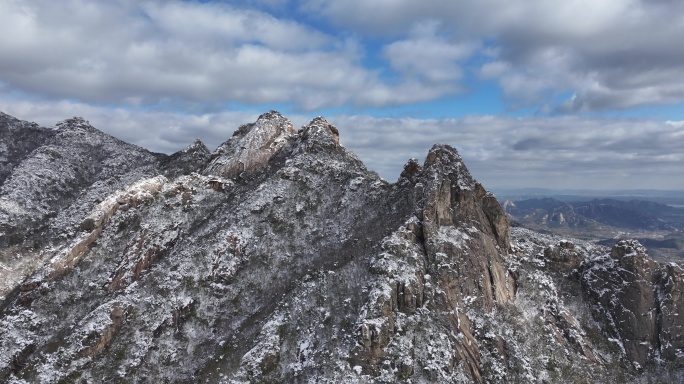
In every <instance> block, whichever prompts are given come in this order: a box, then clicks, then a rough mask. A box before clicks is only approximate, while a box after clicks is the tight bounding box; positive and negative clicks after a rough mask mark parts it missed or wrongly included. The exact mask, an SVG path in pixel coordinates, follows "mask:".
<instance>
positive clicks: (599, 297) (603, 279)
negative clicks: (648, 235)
mask: <svg viewBox="0 0 684 384" xmlns="http://www.w3.org/2000/svg"><path fill="white" fill-rule="evenodd" d="M683 277H684V271H683V270H682V268H681V267H680V266H679V265H676V264H674V263H671V264H668V265H667V266H661V265H660V264H659V263H657V262H655V261H653V260H652V259H651V258H649V257H648V255H647V253H646V249H645V248H644V247H643V246H641V244H639V242H638V241H636V240H631V241H630V240H623V241H620V242H619V243H618V244H616V245H615V247H613V249H612V250H611V252H610V254H609V255H604V256H601V257H599V258H596V259H593V260H591V261H590V262H588V263H587V265H586V267H585V268H584V270H583V271H582V284H583V286H584V287H585V288H586V289H587V291H588V292H589V295H590V296H591V298H592V299H593V300H595V301H596V302H597V303H599V304H600V310H601V311H602V312H603V314H604V316H605V319H606V321H607V323H608V326H609V327H610V328H611V330H612V331H613V333H614V334H615V337H616V338H618V339H619V340H621V341H622V346H623V348H624V350H625V354H626V355H627V358H628V359H629V360H630V361H631V362H632V363H633V364H634V366H635V367H636V368H638V369H641V368H642V367H643V366H644V365H646V364H647V363H648V362H649V361H652V360H653V359H656V358H658V359H661V358H662V359H666V360H675V359H677V358H678V357H681V354H682V352H683V350H682V346H684V332H682V329H683V327H684V318H683V317H682V316H680V315H679V313H680V311H682V310H684V301H683V300H682V291H684V281H683V279H682V278H683ZM681 313H684V312H681Z"/></svg>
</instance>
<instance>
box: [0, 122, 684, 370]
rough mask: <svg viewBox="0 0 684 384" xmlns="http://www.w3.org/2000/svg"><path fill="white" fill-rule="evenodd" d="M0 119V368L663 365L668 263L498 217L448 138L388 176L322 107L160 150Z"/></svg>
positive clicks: (672, 308)
mask: <svg viewBox="0 0 684 384" xmlns="http://www.w3.org/2000/svg"><path fill="white" fill-rule="evenodd" d="M0 118H1V119H0V133H1V134H0V138H2V140H3V142H2V143H0V145H2V146H4V148H11V147H12V146H13V145H14V141H17V142H21V143H24V144H21V145H22V147H21V148H22V149H20V150H17V151H15V152H12V155H11V156H6V155H5V158H6V159H5V160H3V161H4V162H3V164H4V165H3V167H4V168H3V169H4V170H6V171H3V172H5V173H6V174H7V176H6V177H5V179H4V180H2V185H1V187H0V242H2V243H1V244H2V250H1V251H0V262H2V265H0V267H2V268H0V271H1V272H0V273H2V274H3V276H2V277H4V279H2V280H3V285H2V286H0V288H1V289H2V292H0V294H1V295H4V300H3V302H2V305H1V306H0V381H2V382H9V383H31V382H45V383H58V382H93V381H104V380H107V381H115V382H174V383H175V382H178V383H181V382H182V383H186V382H223V383H255V382H259V383H262V382H265V383H283V382H287V383H295V382H302V383H303V382H321V383H339V382H344V383H368V382H377V383H394V382H400V383H409V382H411V383H433V382H441V383H454V382H463V383H469V382H477V383H485V382H540V383H541V382H563V383H568V382H578V383H579V382H615V381H616V380H620V381H624V382H629V381H634V382H641V381H643V380H650V379H653V380H666V381H668V380H675V381H677V380H678V379H681V378H682V371H681V359H682V357H681V356H682V355H683V353H684V335H683V334H681V333H680V331H679V329H680V328H681V327H682V326H683V325H684V320H682V319H681V318H680V317H679V316H677V315H676V314H677V313H681V311H684V308H680V307H681V306H682V305H683V304H682V295H681V292H684V279H683V278H682V277H683V276H684V272H683V271H682V269H681V268H680V267H679V266H678V265H675V264H671V265H667V266H661V265H660V264H658V263H656V262H655V261H653V260H651V259H650V258H649V257H648V255H647V253H646V251H645V249H643V247H641V246H640V245H639V244H638V243H637V242H623V243H620V244H618V245H616V247H615V248H614V249H613V251H612V252H611V251H610V250H609V249H607V248H604V247H600V246H594V245H592V244H589V243H585V242H582V241H579V240H577V241H570V240H567V239H560V238H555V237H552V236H548V235H542V234H539V233H535V232H532V231H529V230H525V229H522V228H512V229H511V228H509V225H508V219H507V216H506V214H505V212H504V211H503V209H502V208H501V206H500V205H499V203H498V201H497V199H496V198H495V196H494V195H492V194H491V193H489V192H487V191H486V189H485V188H484V187H483V186H482V185H481V184H479V183H478V182H477V181H476V180H475V179H474V178H473V177H472V175H471V174H470V172H469V171H468V169H467V168H466V165H465V164H464V163H463V161H462V159H461V157H460V156H459V154H458V153H457V152H456V150H455V149H454V148H452V147H451V146H448V145H441V144H440V145H435V146H434V147H433V148H432V149H431V150H430V151H429V153H428V154H427V157H426V160H425V161H424V162H423V163H422V164H420V163H419V162H418V161H417V160H413V159H412V160H409V161H408V162H407V163H406V165H405V166H404V170H403V172H402V173H401V175H400V177H399V179H398V180H397V181H396V182H395V183H388V182H386V181H385V180H383V179H381V178H379V177H378V176H377V174H376V173H375V172H372V171H369V170H368V169H367V168H366V167H365V166H364V165H363V163H362V162H361V161H360V159H359V158H358V157H356V156H355V155H354V154H352V153H351V152H349V151H348V150H347V149H345V148H344V147H343V146H342V145H341V144H340V132H339V130H338V129H337V128H336V127H335V126H334V125H332V124H331V123H330V122H328V121H327V120H325V119H324V118H322V117H318V118H315V119H313V120H312V121H311V122H310V123H309V124H307V125H305V126H304V127H302V128H301V129H299V130H298V131H296V130H295V129H294V128H293V126H292V124H291V122H290V121H289V120H287V119H286V118H284V117H283V116H282V115H280V114H279V113H278V112H275V111H271V112H268V113H266V114H264V115H261V116H260V117H259V118H258V119H257V121H256V122H254V123H252V124H247V125H244V126H242V127H240V128H238V130H237V131H236V132H235V134H234V135H233V136H232V137H231V138H230V139H229V140H228V141H226V142H225V143H224V144H222V145H221V146H220V147H219V148H218V149H217V150H216V151H214V152H213V153H209V150H208V149H207V148H206V147H205V146H204V144H202V143H201V142H196V143H195V144H193V145H191V146H190V147H188V148H187V149H186V150H183V151H180V152H179V153H176V154H173V155H168V156H167V155H162V154H155V153H151V152H148V151H146V150H144V149H142V148H138V147H135V146H133V145H130V144H126V143H123V142H120V141H118V140H117V139H115V138H113V137H111V136H108V135H106V134H104V133H102V132H100V131H98V130H97V129H95V128H93V127H92V126H91V125H90V124H89V123H87V122H86V121H85V120H83V119H70V120H67V121H66V122H65V123H63V124H61V125H59V129H57V130H46V129H44V128H40V127H37V126H35V125H31V124H29V123H24V122H19V121H18V120H16V119H12V118H9V117H7V116H6V115H0ZM24 130H26V131H24ZM32 136H34V137H35V144H32V145H28V144H26V143H27V142H31V140H28V141H27V140H25V139H24V138H25V137H32Z"/></svg>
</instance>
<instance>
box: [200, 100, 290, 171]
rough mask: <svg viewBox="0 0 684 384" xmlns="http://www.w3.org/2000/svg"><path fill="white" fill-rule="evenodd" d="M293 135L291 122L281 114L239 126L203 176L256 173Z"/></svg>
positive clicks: (260, 117)
mask: <svg viewBox="0 0 684 384" xmlns="http://www.w3.org/2000/svg"><path fill="white" fill-rule="evenodd" d="M294 134H295V130H294V128H293V127H292V123H291V122H290V121H289V120H288V119H286V118H284V117H283V116H282V115H280V113H278V112H276V111H271V112H268V113H265V114H263V115H261V116H259V118H258V119H257V121H256V122H255V123H253V124H246V125H243V126H242V127H240V128H239V129H238V130H237V131H235V133H234V134H233V137H232V138H231V139H230V140H228V141H226V142H225V143H223V144H221V146H219V147H218V149H217V150H216V152H214V154H213V155H212V157H213V159H212V160H211V162H210V163H209V165H208V166H207V167H206V168H205V170H204V172H203V173H204V174H205V175H217V176H221V177H226V178H234V177H237V176H239V175H240V174H242V173H245V174H250V173H253V172H256V171H258V170H260V169H262V168H264V167H265V166H266V164H267V163H268V159H270V158H271V156H273V154H274V153H275V152H276V151H277V150H278V149H279V148H281V147H282V146H283V145H285V144H286V143H287V138H288V137H290V136H292V135H294Z"/></svg>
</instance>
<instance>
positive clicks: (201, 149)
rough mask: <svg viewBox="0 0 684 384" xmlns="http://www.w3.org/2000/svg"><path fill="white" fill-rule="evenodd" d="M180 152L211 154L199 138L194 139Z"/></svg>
mask: <svg viewBox="0 0 684 384" xmlns="http://www.w3.org/2000/svg"><path fill="white" fill-rule="evenodd" d="M181 152H183V153H190V154H207V155H209V154H211V152H210V151H209V148H207V146H206V145H205V144H204V143H203V142H202V140H200V139H195V141H194V142H193V143H192V144H190V145H188V146H187V147H185V148H184V149H183V150H182V151H181Z"/></svg>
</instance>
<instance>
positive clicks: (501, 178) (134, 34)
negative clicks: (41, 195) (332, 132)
mask: <svg viewBox="0 0 684 384" xmlns="http://www.w3.org/2000/svg"><path fill="white" fill-rule="evenodd" d="M0 25H2V33H1V34H0V111H3V112H6V113H9V114H11V115H13V116H16V117H18V118H20V119H23V120H29V121H36V122H38V123H40V124H42V125H45V126H54V125H55V124H56V123H57V122H59V121H61V120H64V119H66V118H68V117H71V116H82V117H85V118H86V119H88V120H90V122H91V123H92V124H93V125H95V126H96V127H98V128H99V129H101V130H103V131H105V132H107V133H110V134H112V135H114V136H117V137H119V138H121V139H123V140H126V141H129V142H132V143H135V144H138V145H141V146H143V147H146V148H148V149H151V150H154V151H159V152H166V153H171V152H173V151H176V150H179V149H182V148H183V147H185V146H187V145H189V144H190V143H191V142H192V140H193V139H194V138H196V137H199V138H201V139H202V140H203V141H205V143H207V145H208V146H209V147H210V149H214V148H215V147H216V146H218V145H219V144H220V143H221V142H223V141H225V140H226V139H228V138H229V137H230V135H231V134H232V132H233V131H234V130H235V129H236V128H237V127H238V126H239V125H240V124H243V123H246V122H251V121H254V120H255V119H256V117H257V116H258V115H259V114H261V113H263V112H266V111H268V110H271V109H276V110H279V111H280V112H281V113H283V114H284V115H286V116H287V117H289V118H290V119H291V120H292V121H293V122H294V123H295V124H296V125H297V126H301V125H303V124H305V123H306V122H307V121H309V120H311V118H313V117H315V116H318V115H323V116H325V117H326V118H327V119H328V120H329V121H331V122H332V123H333V124H335V125H336V126H337V127H338V128H339V129H340V133H341V139H342V143H343V144H344V145H345V146H346V147H347V148H349V149H351V150H352V151H354V152H355V153H357V154H358V155H359V156H360V157H361V158H362V159H363V160H364V161H365V162H366V164H367V165H368V166H369V168H371V169H374V170H376V171H378V172H379V173H380V174H381V175H382V176H383V177H385V178H386V179H388V180H390V181H393V180H395V179H396V177H397V176H398V174H399V172H400V171H401V167H402V165H403V164H404V163H405V162H406V160H407V159H409V158H411V157H415V158H419V159H421V160H422V159H423V158H424V157H425V154H426V152H427V150H428V149H429V148H430V147H431V146H432V144H433V143H436V142H441V143H448V144H451V145H453V146H455V147H456V148H457V149H458V150H459V152H460V153H461V155H462V156H463V157H464V159H465V160H466V164H467V165H468V167H469V168H470V170H471V172H472V173H473V175H474V176H475V177H476V178H477V179H478V180H480V181H481V182H482V183H483V184H484V185H485V187H487V188H490V189H495V190H496V189H497V188H505V187H548V188H597V189H609V188H655V189H684V44H683V43H682V38H683V37H684V2H682V1H680V0H568V1H556V0H520V1H510V0H478V1H465V0H442V1H440V0H424V1H414V0H374V1H367V0H328V1H323V0H303V1H290V0H243V1H218V0H217V1H182V0H106V1H105V0H102V1H93V0H60V1H55V0H2V1H0Z"/></svg>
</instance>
